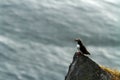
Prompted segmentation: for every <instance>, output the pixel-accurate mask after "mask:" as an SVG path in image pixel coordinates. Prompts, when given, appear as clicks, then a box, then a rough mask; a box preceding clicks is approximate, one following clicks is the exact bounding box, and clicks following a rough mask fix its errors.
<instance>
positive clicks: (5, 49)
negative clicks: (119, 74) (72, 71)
mask: <svg viewBox="0 0 120 80" xmlns="http://www.w3.org/2000/svg"><path fill="white" fill-rule="evenodd" d="M78 37H79V38H81V39H82V41H83V43H84V44H85V45H86V47H87V49H88V51H89V52H90V53H91V55H90V57H91V58H92V59H93V60H95V61H96V62H97V63H99V64H101V65H105V66H107V67H110V68H114V69H118V70H120V0H0V80H64V77H65V75H66V73H67V70H68V66H69V64H70V63H71V61H72V57H73V55H74V52H75V51H76V44H75V42H74V41H73V39H75V38H78Z"/></svg>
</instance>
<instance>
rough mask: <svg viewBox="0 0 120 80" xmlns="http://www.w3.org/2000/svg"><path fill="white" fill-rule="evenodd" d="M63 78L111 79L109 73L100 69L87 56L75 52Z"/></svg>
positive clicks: (81, 79)
mask: <svg viewBox="0 0 120 80" xmlns="http://www.w3.org/2000/svg"><path fill="white" fill-rule="evenodd" d="M65 80H111V74H109V73H107V72H105V71H104V70H103V69H101V67H99V65H98V64H96V63H95V62H94V61H93V60H91V59H90V58H89V57H87V56H85V55H83V54H80V55H78V53H75V55H74V57H73V62H72V63H71V64H70V66H69V70H68V73H67V75H66V77H65Z"/></svg>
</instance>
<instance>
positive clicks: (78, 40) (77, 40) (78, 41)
mask: <svg viewBox="0 0 120 80" xmlns="http://www.w3.org/2000/svg"><path fill="white" fill-rule="evenodd" d="M74 41H75V42H77V43H82V42H81V40H80V39H79V38H76V39H75V40H74Z"/></svg>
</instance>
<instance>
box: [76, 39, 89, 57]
mask: <svg viewBox="0 0 120 80" xmlns="http://www.w3.org/2000/svg"><path fill="white" fill-rule="evenodd" d="M75 41H76V42H77V50H78V52H81V53H82V54H86V55H90V53H89V52H88V51H87V49H86V48H85V46H84V45H83V43H82V41H81V40H80V39H75Z"/></svg>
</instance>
